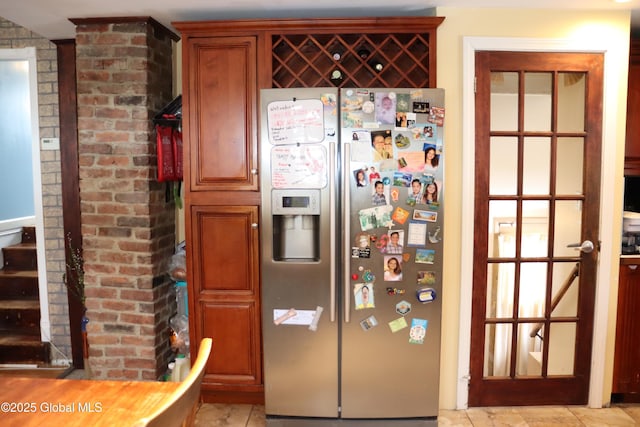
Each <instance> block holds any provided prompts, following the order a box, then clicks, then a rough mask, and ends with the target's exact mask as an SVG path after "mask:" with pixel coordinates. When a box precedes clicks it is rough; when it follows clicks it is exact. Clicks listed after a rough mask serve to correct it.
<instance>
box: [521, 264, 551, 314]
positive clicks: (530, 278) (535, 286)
mask: <svg viewBox="0 0 640 427" xmlns="http://www.w3.org/2000/svg"><path fill="white" fill-rule="evenodd" d="M519 289H520V293H519V299H518V316H519V317H543V316H544V300H545V295H546V289H547V264H546V263H544V262H523V263H522V264H521V265H520V288H519Z"/></svg>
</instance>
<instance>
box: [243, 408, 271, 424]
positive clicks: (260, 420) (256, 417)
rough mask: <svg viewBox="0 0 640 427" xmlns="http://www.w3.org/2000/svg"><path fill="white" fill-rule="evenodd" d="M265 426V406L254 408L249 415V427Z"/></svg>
mask: <svg viewBox="0 0 640 427" xmlns="http://www.w3.org/2000/svg"><path fill="white" fill-rule="evenodd" d="M265 424H266V420H265V415H264V406H254V407H253V408H252V409H251V414H249V421H248V422H247V427H264V426H265Z"/></svg>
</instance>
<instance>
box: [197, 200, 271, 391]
mask: <svg viewBox="0 0 640 427" xmlns="http://www.w3.org/2000/svg"><path fill="white" fill-rule="evenodd" d="M257 222H258V207H257V206H192V208H191V228H192V230H191V236H192V240H191V243H190V244H191V248H190V250H191V251H192V265H193V267H192V268H193V280H192V281H193V284H191V283H190V284H189V286H190V291H191V292H193V295H194V297H195V298H194V301H193V305H194V310H193V311H192V312H193V317H194V318H193V321H192V322H191V325H192V327H194V328H195V334H191V335H192V336H195V339H197V340H198V342H199V341H200V340H201V339H202V338H203V337H211V338H212V339H213V353H212V356H211V358H210V359H209V363H208V365H207V368H206V371H205V377H204V382H203V387H202V388H203V390H214V391H240V392H243V391H244V392H261V391H262V385H261V384H262V369H261V357H260V355H261V351H260V349H261V341H260V291H259V272H258V265H259V263H258V256H259V248H258V242H259V238H258V230H257V225H256V224H257Z"/></svg>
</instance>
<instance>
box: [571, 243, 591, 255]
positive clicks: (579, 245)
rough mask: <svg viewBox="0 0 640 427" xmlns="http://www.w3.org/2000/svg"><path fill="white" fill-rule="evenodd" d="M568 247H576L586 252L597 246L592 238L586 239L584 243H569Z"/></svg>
mask: <svg viewBox="0 0 640 427" xmlns="http://www.w3.org/2000/svg"><path fill="white" fill-rule="evenodd" d="M567 247H568V248H576V249H577V250H579V251H581V252H584V253H586V254H588V253H591V252H593V250H594V249H595V246H594V245H593V242H592V241H591V240H585V241H584V242H582V243H572V244H570V245H567Z"/></svg>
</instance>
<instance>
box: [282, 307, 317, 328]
mask: <svg viewBox="0 0 640 427" xmlns="http://www.w3.org/2000/svg"><path fill="white" fill-rule="evenodd" d="M289 311H290V310H289V309H288V308H287V309H278V308H276V309H274V310H273V320H274V322H275V321H276V320H277V319H281V318H282V317H283V316H285V317H286V316H287V314H288V313H289ZM315 314H316V311H315V310H295V314H294V315H293V316H291V317H288V318H286V320H284V321H282V322H279V323H278V324H280V325H307V326H308V325H310V324H311V322H313V318H314V316H315Z"/></svg>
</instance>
